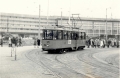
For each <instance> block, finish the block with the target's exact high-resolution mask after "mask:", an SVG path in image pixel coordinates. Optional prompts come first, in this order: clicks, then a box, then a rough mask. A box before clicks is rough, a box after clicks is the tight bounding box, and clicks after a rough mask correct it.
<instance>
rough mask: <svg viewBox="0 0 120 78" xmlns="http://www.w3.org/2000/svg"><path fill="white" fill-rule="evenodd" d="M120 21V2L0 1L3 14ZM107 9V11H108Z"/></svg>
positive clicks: (104, 0)
mask: <svg viewBox="0 0 120 78" xmlns="http://www.w3.org/2000/svg"><path fill="white" fill-rule="evenodd" d="M39 5H40V15H44V16H47V15H48V16H61V12H62V15H63V16H72V14H79V16H80V17H90V18H106V15H107V18H115V19H120V0H0V12H1V13H16V14H28V15H39ZM106 9H107V10H106Z"/></svg>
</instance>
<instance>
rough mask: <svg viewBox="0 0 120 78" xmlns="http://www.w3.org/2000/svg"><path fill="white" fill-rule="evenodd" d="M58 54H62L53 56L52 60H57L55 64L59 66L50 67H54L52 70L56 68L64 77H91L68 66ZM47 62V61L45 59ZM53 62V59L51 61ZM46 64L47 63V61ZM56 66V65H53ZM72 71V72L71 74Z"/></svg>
mask: <svg viewBox="0 0 120 78" xmlns="http://www.w3.org/2000/svg"><path fill="white" fill-rule="evenodd" d="M58 56H60V55H53V56H52V57H53V58H52V60H53V61H55V63H54V64H55V65H56V66H57V67H55V68H53V67H49V68H50V69H52V70H54V71H56V72H58V73H59V74H61V76H62V77H63V78H74V77H75V78H90V77H87V76H86V75H83V74H81V73H79V72H77V71H75V70H74V69H72V68H70V67H69V66H67V65H66V64H64V63H62V62H60V61H59V60H58V59H57V57H58ZM43 58H44V59H46V60H50V59H48V58H45V57H43ZM44 62H45V61H44ZM51 62H52V61H51ZM45 64H46V63H45ZM52 64H53V63H52ZM53 66H54V65H53ZM59 66H61V67H60V68H59ZM70 73H71V74H70Z"/></svg>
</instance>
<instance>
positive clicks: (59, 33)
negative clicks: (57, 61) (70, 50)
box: [58, 30, 63, 40]
mask: <svg viewBox="0 0 120 78" xmlns="http://www.w3.org/2000/svg"><path fill="white" fill-rule="evenodd" d="M62 35H63V32H62V31H61V30H58V39H60V40H61V39H63V38H62V37H63V36H62Z"/></svg>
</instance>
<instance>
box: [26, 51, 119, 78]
mask: <svg viewBox="0 0 120 78" xmlns="http://www.w3.org/2000/svg"><path fill="white" fill-rule="evenodd" d="M98 51H99V50H98ZM94 53H98V52H96V51H93V52H90V50H84V51H81V52H78V51H76V52H75V53H74V55H73V53H67V54H47V52H46V53H45V52H44V53H42V52H40V50H32V51H30V52H28V53H26V54H25V56H26V57H27V58H28V59H29V60H31V61H32V62H34V63H35V64H37V65H38V66H41V67H42V68H44V69H45V70H46V71H47V72H49V73H48V75H51V76H53V77H55V78H99V77H102V78H117V75H119V73H118V71H117V70H118V68H115V67H113V66H112V67H111V65H110V64H105V63H102V62H99V61H98V60H96V59H95V58H94V57H93V55H94ZM69 58H70V59H74V60H75V62H73V63H74V64H72V60H70V59H69ZM64 59H65V60H66V61H64ZM112 59H114V60H112V61H115V60H116V58H115V57H113V58H112ZM82 62H83V63H85V64H86V65H85V66H82V67H83V68H82V67H81V65H84V64H81V63H82ZM76 65H79V66H80V67H79V66H77V67H74V66H76ZM87 67H88V68H87ZM81 68H82V69H81ZM86 68H87V69H91V70H92V71H91V72H89V71H88V70H86ZM84 69H85V70H86V72H85V71H83V70H84ZM99 70H100V71H99ZM104 73H105V74H104ZM106 73H107V74H106ZM108 73H109V74H110V75H108ZM46 75H47V74H46Z"/></svg>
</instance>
